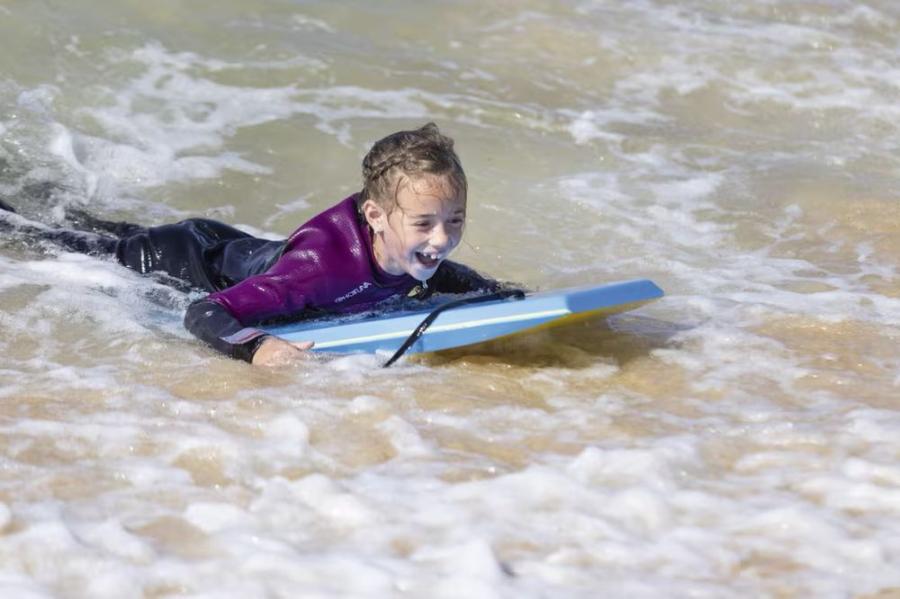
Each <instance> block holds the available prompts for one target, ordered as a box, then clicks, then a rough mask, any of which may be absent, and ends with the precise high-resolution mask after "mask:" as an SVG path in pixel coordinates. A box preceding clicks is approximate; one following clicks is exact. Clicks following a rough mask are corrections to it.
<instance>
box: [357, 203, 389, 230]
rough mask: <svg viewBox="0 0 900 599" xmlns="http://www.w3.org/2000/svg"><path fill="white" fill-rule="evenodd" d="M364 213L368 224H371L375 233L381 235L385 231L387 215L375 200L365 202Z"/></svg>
mask: <svg viewBox="0 0 900 599" xmlns="http://www.w3.org/2000/svg"><path fill="white" fill-rule="evenodd" d="M362 213H363V216H364V217H366V222H367V223H369V226H370V227H372V230H373V231H374V232H375V233H381V232H382V231H383V230H384V226H385V219H387V213H386V212H385V211H384V208H382V207H381V206H379V205H378V204H377V203H376V202H375V201H374V200H366V201H365V202H363V205H362Z"/></svg>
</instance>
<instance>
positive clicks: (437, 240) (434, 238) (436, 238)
mask: <svg viewBox="0 0 900 599" xmlns="http://www.w3.org/2000/svg"><path fill="white" fill-rule="evenodd" d="M449 242H450V236H449V235H447V229H446V228H444V225H437V226H436V227H435V228H434V229H432V233H431V245H433V246H434V248H435V249H443V248H444V247H445V246H446V245H447V244H448V243H449Z"/></svg>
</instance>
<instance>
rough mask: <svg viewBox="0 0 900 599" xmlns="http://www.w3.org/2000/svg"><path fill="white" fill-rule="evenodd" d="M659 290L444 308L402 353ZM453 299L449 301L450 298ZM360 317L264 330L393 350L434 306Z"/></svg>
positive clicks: (614, 289) (567, 293) (645, 297)
mask: <svg viewBox="0 0 900 599" xmlns="http://www.w3.org/2000/svg"><path fill="white" fill-rule="evenodd" d="M662 296H663V291H662V289H660V288H659V287H657V286H656V284H654V283H653V282H652V281H649V280H647V279H639V280H634V281H624V282H620V283H611V284H606V285H590V286H584V287H574V288H570V289H561V290H556V291H543V292H538V293H529V294H526V295H525V297H524V298H523V299H503V300H496V301H485V302H482V303H475V304H468V305H463V306H460V307H457V308H452V309H448V310H446V311H444V312H441V314H440V315H439V316H438V317H437V319H436V320H435V321H434V322H433V323H432V324H431V326H430V327H429V328H428V329H427V330H426V331H425V333H424V334H423V335H422V336H421V337H420V338H419V339H418V340H417V341H416V342H415V343H414V344H413V345H412V346H411V347H410V348H409V350H408V351H407V353H421V352H433V351H439V350H442V349H451V348H454V347H462V346H465V345H471V344H474V343H482V342H484V341H489V340H491V339H497V338H499V337H505V336H507V335H513V334H517V333H526V332H531V331H534V330H538V329H543V328H548V327H553V326H558V325H563V324H568V323H571V322H573V321H578V320H584V319H590V318H602V317H605V316H609V315H610V314H616V313H619V312H625V311H626V310H632V309H634V308H637V307H638V306H641V305H643V304H646V303H648V302H651V301H653V300H656V299H659V298H660V297H662ZM450 299H452V297H451V298H450ZM438 305H439V304H436V305H434V306H432V307H431V308H429V309H425V310H415V311H409V310H407V311H395V312H387V313H384V312H383V313H381V314H377V315H372V316H368V317H364V318H353V317H350V318H347V317H332V318H330V319H316V320H304V321H300V322H296V323H291V324H283V325H275V326H268V327H264V330H265V331H266V332H268V333H271V334H273V335H277V336H278V337H281V338H283V339H287V340H288V341H314V342H315V345H314V346H313V350H314V351H321V352H334V353H350V352H375V351H378V350H384V351H389V352H394V351H396V350H397V349H398V348H399V347H400V346H401V344H402V343H403V342H404V341H405V340H406V338H407V337H408V336H409V335H410V334H411V333H412V332H413V331H414V330H415V329H416V327H417V326H418V325H419V323H420V322H422V320H423V319H424V318H425V317H426V316H428V314H429V313H430V312H431V311H432V310H433V309H434V308H436V307H437V306H438Z"/></svg>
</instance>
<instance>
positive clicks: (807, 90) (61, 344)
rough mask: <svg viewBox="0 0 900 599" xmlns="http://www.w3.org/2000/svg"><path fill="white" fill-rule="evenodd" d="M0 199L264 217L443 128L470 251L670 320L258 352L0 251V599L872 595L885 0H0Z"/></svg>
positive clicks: (299, 206) (640, 317)
mask: <svg viewBox="0 0 900 599" xmlns="http://www.w3.org/2000/svg"><path fill="white" fill-rule="evenodd" d="M0 39H3V40H4V42H3V47H4V51H3V52H0V73H2V75H0V196H2V197H3V198H4V199H8V200H9V201H10V202H11V203H12V204H14V205H15V206H17V208H19V210H20V212H21V213H22V214H23V216H25V217H27V218H30V219H34V220H38V221H41V222H45V223H50V224H52V223H55V222H58V221H59V218H60V217H61V214H62V208H63V207H64V206H67V205H76V206H79V207H82V208H85V209H88V210H91V211H93V212H96V213H97V214H100V215H103V216H107V217H112V218H123V219H129V220H135V221H139V222H144V223H148V224H155V223H162V222H169V221H172V220H175V219H178V218H182V217H187V216H209V217H214V218H220V219H223V220H227V221H229V222H232V223H237V224H240V225H241V226H244V227H246V228H247V229H248V230H251V231H253V232H257V233H265V234H267V235H271V236H279V235H287V234H289V233H290V232H291V231H292V230H293V228H295V227H296V226H297V225H298V224H299V223H301V222H303V221H304V220H305V219H307V218H309V217H310V216H312V215H314V214H315V213H316V212H318V211H320V210H322V209H324V208H326V207H328V206H330V205H331V204H333V203H334V202H335V201H337V200H339V199H341V198H343V197H345V196H346V195H349V194H350V193H353V192H354V191H356V190H357V188H358V185H359V175H358V169H359V161H360V159H361V157H362V156H363V154H364V153H365V151H366V149H367V148H368V146H369V145H370V144H371V143H372V142H373V141H374V140H376V139H378V138H379V137H381V136H383V135H385V134H387V133H389V132H392V131H394V130H396V129H399V128H402V127H408V126H414V125H418V124H422V123H424V122H426V121H429V120H434V121H436V122H438V123H439V124H440V126H441V127H442V129H443V130H445V131H446V132H447V133H449V134H451V135H452V136H454V138H455V139H456V141H457V146H458V149H459V152H460V155H461V157H462V160H463V163H464V165H465V167H466V171H467V175H468V177H469V187H470V196H469V221H468V224H467V231H466V238H465V242H464V244H463V245H462V246H461V247H460V248H459V250H458V251H457V254H456V255H455V256H456V258H457V259H459V260H460V261H463V262H466V263H468V264H471V265H472V266H474V267H476V268H478V269H479V270H482V271H484V272H487V273H490V274H492V275H494V276H497V277H500V278H503V279H506V280H511V281H516V282H520V283H522V284H524V285H526V286H528V287H530V288H536V289H550V288H556V287H565V286H571V285H578V284H582V283H585V282H604V281H615V280H622V279H629V278H639V277H646V278H652V279H653V280H654V281H656V282H657V283H658V284H659V285H660V286H661V287H663V288H664V289H665V290H666V292H667V297H666V298H665V299H663V300H662V301H660V302H657V303H655V304H653V305H651V306H648V307H646V308H643V309H641V310H639V311H636V312H633V313H629V314H625V315H622V316H619V317H615V318H612V319H609V320H608V321H605V322H592V323H583V324H580V325H578V326H574V327H570V328H568V329H561V330H554V331H547V332H543V333H540V334H536V335H533V336H529V337H521V338H513V339H509V340H502V341H498V342H495V343H491V344H486V345H483V346H479V347H476V348H465V349H460V350H454V351H451V352H444V353H441V354H437V355H430V356H423V357H418V358H413V359H410V360H407V361H405V362H404V363H402V364H400V365H399V366H398V367H397V368H394V369H389V370H384V369H381V368H379V365H380V362H381V361H382V360H383V356H350V357H339V358H333V357H331V358H328V357H320V358H315V359H313V360H311V361H310V362H309V363H307V364H302V365H298V366H297V367H296V368H289V369H281V370H274V371H273V370H265V369H258V368H252V367H250V366H248V365H246V364H242V363H237V362H233V361H231V360H228V359H225V358H222V357H219V356H216V355H214V354H212V353H211V352H210V351H208V350H206V349H205V348H203V347H202V346H201V345H199V344H198V343H197V342H196V341H194V340H193V339H192V338H191V337H190V335H189V334H187V333H186V332H185V331H184V330H183V329H182V327H181V314H182V312H183V310H184V308H185V307H186V306H187V304H188V303H189V302H190V301H191V299H193V297H195V296H189V295H185V294H183V293H180V292H178V291H175V290H172V289H171V288H168V287H166V286H165V285H162V284H161V283H160V282H159V281H157V280H154V279H152V278H141V277H139V276H137V275H135V274H133V273H130V272H126V271H124V270H123V269H121V268H120V267H118V266H116V265H115V264H112V263H110V262H106V261H102V260H96V259H91V258H87V257H83V256H76V255H72V254H65V253H60V252H59V251H57V250H55V249H53V248H48V247H42V246H35V245H34V244H32V243H30V242H28V241H27V240H25V239H22V238H20V237H17V236H16V235H14V234H9V233H6V232H0V448H2V454H0V466H2V468H0V531H2V533H0V596H10V597H13V596H15V597H25V596H35V597H45V596H73V597H75V596H79V597H80V596H90V597H130V596H133V597H140V596H146V597H155V596H160V597H163V596H210V597H213V596H214V597H232V596H234V597H271V596H275V597H282V596H283V597H297V596H304V597H323V596H346V597H351V596H352V597H362V596H365V597H386V596H417V597H419V596H422V597H424V596H429V597H435V596H437V597H441V596H446V597H457V596H461V595H465V596H471V597H523V596H527V597H541V596H566V597H596V596H624V595H630V596H640V597H660V596H672V597H681V596H700V597H728V596H740V597H744V596H747V597H751V596H752V597H757V596H770V597H809V596H816V597H874V596H877V597H881V596H884V597H889V596H892V594H896V593H897V592H898V591H897V589H898V588H900V574H898V573H900V541H898V539H900V528H898V525H897V524H896V522H897V521H898V519H897V515H898V511H900V467H898V465H897V464H898V458H900V443H898V439H900V412H898V406H897V396H898V390H900V358H898V350H897V348H898V346H900V344H898V341H900V277H898V267H900V258H898V256H900V192H898V189H900V186H898V182H900V161H898V158H897V156H898V149H900V148H898V141H897V140H898V139H900V137H898V128H897V122H898V117H900V109H898V108H897V107H898V106H900V103H898V99H900V83H898V82H900V64H898V61H897V56H898V46H897V40H898V39H900V12H898V9H897V8H896V7H895V6H894V4H893V3H892V2H888V1H887V0H882V1H872V2H865V3H859V2H849V1H847V2H843V1H835V2H791V3H787V2H777V1H766V2H753V3H747V4H745V5H741V6H734V5H732V4H731V3H727V2H721V1H720V0H706V1H700V0H696V1H690V2H680V3H669V2H652V1H641V2H633V3H627V4H619V3H612V2H602V1H597V2H578V3H564V4H560V3H555V2H536V1H529V2H514V3H513V2H501V3H491V4H489V5H483V4H479V3H468V2H447V3H439V4H433V3H421V4H420V3H409V2H401V3H388V4H383V3H382V4H374V5H373V4H369V3H339V4H334V3H331V4H328V3H325V4H319V3H299V2H287V1H284V2H281V1H278V2H246V1H242V2H230V1H228V2H219V3H216V4H215V6H212V5H210V6H198V5H196V4H192V5H187V4H184V3H179V2H169V1H166V2H159V3H154V4H152V5H149V4H142V3H138V2H131V1H126V2H118V3H114V4H109V3H105V2H98V1H95V0H82V1H80V2H77V3H75V4H63V3H59V2H50V1H42V2H7V3H4V4H0Z"/></svg>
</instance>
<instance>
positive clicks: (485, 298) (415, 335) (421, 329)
mask: <svg viewBox="0 0 900 599" xmlns="http://www.w3.org/2000/svg"><path fill="white" fill-rule="evenodd" d="M524 297H525V292H524V291H522V290H521V289H506V290H504V291H498V292H496V293H488V294H487V295H479V296H476V297H466V298H463V299H460V300H456V301H452V302H447V303H446V304H441V305H440V306H438V307H437V308H435V309H434V310H432V311H431V312H430V313H429V314H428V316H426V317H425V318H424V319H422V322H420V323H419V326H417V327H416V329H415V330H414V331H413V332H412V333H410V335H409V337H407V338H406V341H404V342H403V345H401V346H400V349H398V350H397V351H396V352H394V355H393V356H391V359H390V360H388V361H387V362H385V363H384V368H387V367H388V366H390V365H391V364H393V363H394V362H396V361H397V360H399V359H400V358H401V357H402V356H403V354H405V353H406V352H407V350H409V348H410V347H412V344H413V343H415V342H416V341H418V340H419V337H421V336H422V334H423V333H425V330H426V329H427V328H428V327H430V326H431V323H433V322H434V321H435V320H436V319H437V317H438V316H440V315H441V312H443V311H445V310H450V309H451V308H458V307H460V306H466V305H468V304H479V303H481V302H490V301H494V300H502V299H508V298H515V299H517V300H520V299H523V298H524Z"/></svg>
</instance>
